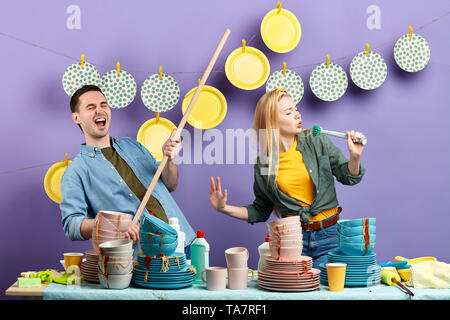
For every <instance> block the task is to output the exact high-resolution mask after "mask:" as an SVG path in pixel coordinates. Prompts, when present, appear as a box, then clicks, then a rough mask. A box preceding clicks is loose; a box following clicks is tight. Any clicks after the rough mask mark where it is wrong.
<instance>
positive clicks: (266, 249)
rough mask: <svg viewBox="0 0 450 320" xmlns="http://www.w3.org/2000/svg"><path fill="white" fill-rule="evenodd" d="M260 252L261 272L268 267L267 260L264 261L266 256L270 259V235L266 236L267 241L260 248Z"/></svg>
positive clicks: (259, 265)
mask: <svg viewBox="0 0 450 320" xmlns="http://www.w3.org/2000/svg"><path fill="white" fill-rule="evenodd" d="M258 252H259V262H258V270H261V269H262V268H264V267H265V266H266V260H265V259H264V257H265V256H269V257H270V248H269V235H266V239H265V241H264V242H263V244H261V245H260V246H259V247H258Z"/></svg>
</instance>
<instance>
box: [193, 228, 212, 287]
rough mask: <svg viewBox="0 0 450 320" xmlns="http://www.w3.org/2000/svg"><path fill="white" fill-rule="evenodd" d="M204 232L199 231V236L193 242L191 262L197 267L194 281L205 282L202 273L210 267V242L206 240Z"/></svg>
mask: <svg viewBox="0 0 450 320" xmlns="http://www.w3.org/2000/svg"><path fill="white" fill-rule="evenodd" d="M204 235H205V234H204V232H203V231H202V230H198V231H197V238H196V239H195V240H194V241H192V243H191V246H190V248H191V264H192V266H194V267H195V269H197V274H196V275H195V279H194V283H203V281H202V279H201V278H200V273H201V272H202V271H203V270H204V269H206V268H208V267H209V243H208V242H207V241H206V240H205V237H204Z"/></svg>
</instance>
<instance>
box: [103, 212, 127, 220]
mask: <svg viewBox="0 0 450 320" xmlns="http://www.w3.org/2000/svg"><path fill="white" fill-rule="evenodd" d="M98 214H101V215H102V216H103V217H105V218H107V219H109V220H119V216H122V218H121V219H122V220H123V219H130V220H131V218H132V216H131V214H128V213H124V212H117V211H107V210H100V211H99V212H98Z"/></svg>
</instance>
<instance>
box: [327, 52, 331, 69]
mask: <svg viewBox="0 0 450 320" xmlns="http://www.w3.org/2000/svg"><path fill="white" fill-rule="evenodd" d="M329 67H330V56H329V55H328V54H327V68H329Z"/></svg>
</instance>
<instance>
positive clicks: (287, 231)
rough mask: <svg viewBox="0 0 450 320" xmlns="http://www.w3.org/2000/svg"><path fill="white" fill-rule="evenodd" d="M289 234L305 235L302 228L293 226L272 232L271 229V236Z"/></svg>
mask: <svg viewBox="0 0 450 320" xmlns="http://www.w3.org/2000/svg"><path fill="white" fill-rule="evenodd" d="M288 235H294V236H300V235H303V233H302V228H292V229H280V230H279V233H278V232H271V231H269V236H270V237H271V238H275V237H278V236H280V237H281V236H288Z"/></svg>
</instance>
